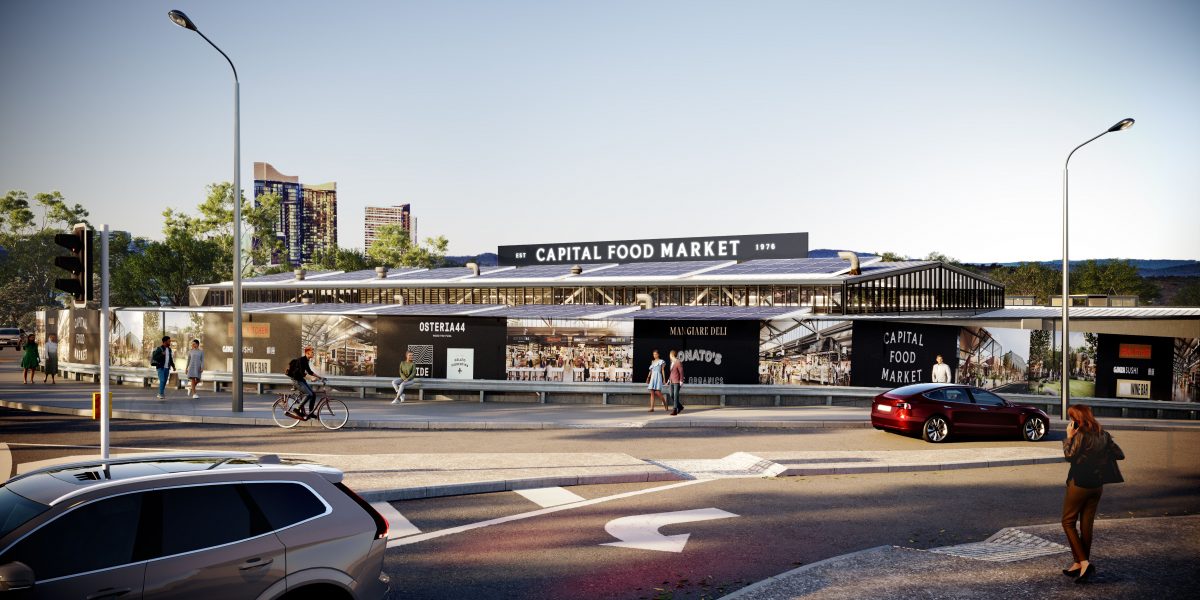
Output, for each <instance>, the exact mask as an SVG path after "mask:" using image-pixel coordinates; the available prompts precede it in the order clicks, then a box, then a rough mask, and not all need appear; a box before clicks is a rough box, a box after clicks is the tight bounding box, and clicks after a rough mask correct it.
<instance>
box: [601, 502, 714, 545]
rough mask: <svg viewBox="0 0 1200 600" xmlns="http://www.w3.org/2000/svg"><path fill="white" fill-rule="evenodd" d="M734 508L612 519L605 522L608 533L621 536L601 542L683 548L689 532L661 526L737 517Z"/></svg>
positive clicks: (703, 509)
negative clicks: (672, 532)
mask: <svg viewBox="0 0 1200 600" xmlns="http://www.w3.org/2000/svg"><path fill="white" fill-rule="evenodd" d="M736 516H738V515H735V514H733V513H731V512H726V511H723V510H721V509H719V508H698V509H696V510H679V511H675V512H665V513H654V514H651V515H634V516H632V517H621V518H620V519H613V520H611V521H609V522H608V524H607V525H605V526H604V530H605V531H607V532H608V533H609V535H611V536H613V537H615V538H617V539H618V540H621V541H619V542H609V543H607V544H600V545H601V546H616V547H618V548H637V549H640V550H658V551H659V552H683V547H684V545H686V544H687V541H688V537H689V536H691V535H692V534H690V533H680V534H678V535H663V534H661V533H659V532H658V528H659V527H664V526H666V525H673V524H675V523H691V522H694V521H711V520H713V519H728V518H729V517H736Z"/></svg>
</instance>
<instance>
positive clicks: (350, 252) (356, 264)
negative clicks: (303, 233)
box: [304, 248, 371, 271]
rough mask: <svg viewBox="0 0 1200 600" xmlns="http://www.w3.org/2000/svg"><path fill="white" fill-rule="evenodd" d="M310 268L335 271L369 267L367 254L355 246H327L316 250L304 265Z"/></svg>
mask: <svg viewBox="0 0 1200 600" xmlns="http://www.w3.org/2000/svg"><path fill="white" fill-rule="evenodd" d="M304 266H305V267H307V268H312V269H333V270H337V271H361V270H363V269H369V268H371V261H370V260H368V259H367V255H366V254H364V253H363V252H362V251H360V250H358V249H355V248H329V249H324V248H323V249H320V250H318V251H317V253H316V256H314V257H313V261H312V262H311V263H309V264H306V265H304Z"/></svg>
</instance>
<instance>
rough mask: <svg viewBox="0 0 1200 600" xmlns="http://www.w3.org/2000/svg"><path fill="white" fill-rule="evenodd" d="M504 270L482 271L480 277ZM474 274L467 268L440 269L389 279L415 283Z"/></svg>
mask: <svg viewBox="0 0 1200 600" xmlns="http://www.w3.org/2000/svg"><path fill="white" fill-rule="evenodd" d="M504 268H506V267H492V268H490V269H486V270H484V269H481V270H480V271H479V273H480V275H483V274H485V273H491V272H493V271H495V270H497V269H504ZM472 274H473V273H472V272H471V270H470V269H468V268H466V267H442V268H440V269H429V270H428V271H416V272H413V273H405V274H403V275H397V276H396V277H394V278H392V277H389V278H388V279H398V280H401V281H414V280H420V279H458V278H460V277H469V276H470V275H472Z"/></svg>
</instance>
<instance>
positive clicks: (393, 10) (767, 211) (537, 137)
mask: <svg viewBox="0 0 1200 600" xmlns="http://www.w3.org/2000/svg"><path fill="white" fill-rule="evenodd" d="M172 8H177V9H180V10H183V11H185V12H186V13H187V14H188V15H189V16H190V17H191V18H192V19H193V20H194V21H195V22H196V23H197V25H198V26H199V27H200V29H201V31H204V32H205V33H206V34H207V35H208V36H209V37H210V38H211V39H212V40H213V41H214V42H215V43H216V44H217V45H219V46H221V48H222V49H224V50H225V51H226V52H227V53H228V54H229V55H230V57H231V58H232V59H233V60H234V63H235V64H236V65H237V67H238V70H239V74H240V76H241V81H242V86H241V93H242V103H241V115H242V185H243V188H244V189H247V190H250V191H251V192H252V190H253V183H252V181H253V172H252V170H251V164H252V163H253V162H254V161H266V162H270V163H272V164H273V165H274V166H275V167H276V168H277V169H279V170H280V171H281V172H283V173H286V174H291V175H298V176H299V177H300V178H301V181H302V182H307V183H322V182H327V181H336V182H337V184H338V202H339V214H338V220H339V230H340V231H339V241H340V242H341V245H343V246H350V247H361V245H362V235H363V232H362V215H363V207H365V206H368V205H374V206H387V205H391V204H399V203H411V204H412V205H413V211H414V213H415V214H416V215H417V217H418V219H419V230H420V234H421V235H422V236H428V235H435V234H442V235H445V236H446V237H447V238H449V240H450V250H451V253H453V254H474V253H478V252H485V251H494V250H495V247H496V246H497V245H499V244H519V243H537V242H562V241H590V240H604V239H630V238H642V237H674V236H691V235H697V236H699V235H720V234H743V233H770V232H788V231H808V232H810V233H811V238H810V239H811V241H810V244H811V246H812V247H814V248H821V247H824V248H852V249H856V250H861V251H892V252H898V253H901V254H907V255H910V256H923V255H925V254H927V253H928V252H930V251H939V252H943V253H945V254H948V255H950V256H953V257H957V258H959V259H961V260H967V261H1009V260H1035V259H1036V260H1049V259H1054V258H1056V257H1061V237H1060V235H1061V203H1062V168H1063V160H1064V159H1065V158H1066V155H1067V153H1068V152H1069V151H1070V150H1071V149H1072V148H1073V147H1074V146H1075V145H1077V144H1079V143H1082V142H1083V141H1085V140H1087V139H1088V138H1090V137H1091V136H1093V135H1095V134H1097V133H1099V132H1101V131H1103V130H1104V129H1106V128H1107V127H1108V126H1109V125H1111V124H1113V123H1115V122H1116V121H1118V120H1120V119H1121V118H1123V117H1134V118H1135V119H1137V125H1136V126H1134V127H1133V128H1132V129H1130V130H1128V131H1124V132H1120V133H1115V134H1110V135H1108V136H1105V137H1104V138H1102V139H1100V140H1097V141H1096V142H1094V143H1093V144H1091V145H1089V146H1088V147H1086V148H1084V149H1083V150H1081V151H1080V152H1079V153H1077V154H1076V155H1075V158H1074V159H1073V160H1072V163H1071V206H1072V213H1071V214H1072V217H1071V225H1072V229H1071V231H1072V234H1071V235H1072V237H1071V256H1072V257H1073V258H1101V257H1113V256H1116V257H1134V258H1174V259H1200V236H1198V235H1197V234H1198V232H1200V2H1196V1H1195V0H1183V1H1165V0H1138V1H1093V0H1033V1H1005V2H999V1H997V2H981V1H968V2H963V1H962V0H944V1H941V0H939V1H931V0H908V1H905V2H895V1H881V2H860V1H846V2H817V1H806V0H791V1H785V2H773V1H745V2H732V1H723V2H710V1H703V0H678V1H647V0H629V1H622V0H604V1H600V0H594V1H589V2H582V1H572V0H547V1H540V2H532V1H530V2H526V1H515V0H514V1H505V0H482V1H475V2H471V1H434V0H427V1H423V2H315V1H293V0H289V1H278V0H277V1H267V0H258V1H254V2H235V1H216V0H206V1H199V0H178V1H172V2H158V1H128V2H92V1H79V2H67V1H60V0H4V1H3V2H0V81H2V82H3V94H2V96H0V97H2V100H0V103H2V104H0V107H2V112H0V132H2V134H3V142H2V143H0V188H3V189H4V190H7V189H23V190H26V191H27V192H29V193H30V194H33V193H36V192H41V191H49V190H53V189H58V190H61V191H62V192H63V194H64V195H65V196H66V198H67V199H68V200H69V201H71V202H79V203H82V204H83V205H85V206H86V207H87V208H88V209H89V210H91V213H92V217H91V220H92V221H93V222H94V223H97V224H99V223H108V224H110V226H111V227H113V228H114V229H127V230H131V231H133V232H134V233H135V234H138V235H145V236H150V237H161V228H162V217H161V214H160V213H161V211H162V209H165V208H168V207H172V208H184V209H192V208H194V207H195V206H196V205H197V204H198V203H199V202H200V200H201V199H202V197H203V193H204V186H205V184H207V183H210V182H215V181H227V180H231V179H232V170H233V166H232V162H233V160H232V112H233V107H232V102H233V101H232V95H233V94H232V92H233V84H232V77H231V75H230V71H229V68H228V65H226V64H225V61H224V59H222V58H221V56H220V55H219V54H217V53H216V51H214V50H213V49H212V48H210V47H209V46H208V45H207V44H206V43H204V41H203V40H202V39H200V38H199V36H197V35H195V34H194V33H192V32H189V31H186V30H183V29H180V28H179V27H176V26H175V25H173V24H172V23H171V22H170V21H169V20H168V19H167V15H166V13H167V11H168V10H170V9H172Z"/></svg>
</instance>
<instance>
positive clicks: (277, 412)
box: [271, 396, 300, 429]
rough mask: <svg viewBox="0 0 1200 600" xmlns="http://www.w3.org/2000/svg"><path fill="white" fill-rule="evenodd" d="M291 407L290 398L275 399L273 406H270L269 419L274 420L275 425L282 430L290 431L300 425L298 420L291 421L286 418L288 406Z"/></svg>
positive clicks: (291, 419)
mask: <svg viewBox="0 0 1200 600" xmlns="http://www.w3.org/2000/svg"><path fill="white" fill-rule="evenodd" d="M290 405H291V398H289V397H288V396H280V397H279V398H277V399H275V404H272V405H271V418H272V419H275V424H276V425H278V426H280V427H282V428H284V429H291V428H293V427H295V426H296V425H299V424H300V420H299V419H293V418H291V417H289V416H287V410H288V406H290Z"/></svg>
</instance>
